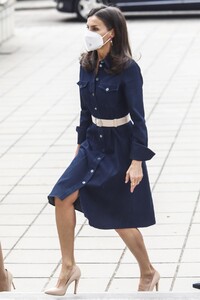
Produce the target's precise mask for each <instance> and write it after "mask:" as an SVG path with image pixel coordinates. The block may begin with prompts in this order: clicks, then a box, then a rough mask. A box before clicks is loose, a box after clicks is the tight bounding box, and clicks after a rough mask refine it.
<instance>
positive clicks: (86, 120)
mask: <svg viewBox="0 0 200 300" xmlns="http://www.w3.org/2000/svg"><path fill="white" fill-rule="evenodd" d="M78 85H79V87H80V89H81V88H82V87H84V86H83V83H81V82H80V81H79V82H78ZM80 105H81V111H80V125H79V126H77V127H76V131H77V133H78V141H77V143H78V144H81V143H83V142H84V141H85V139H86V131H87V128H88V127H89V126H90V124H91V123H92V119H91V114H90V112H89V110H88V108H87V106H86V104H85V103H84V100H83V97H82V96H81V92H80Z"/></svg>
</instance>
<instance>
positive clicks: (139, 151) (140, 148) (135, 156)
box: [130, 142, 155, 161]
mask: <svg viewBox="0 0 200 300" xmlns="http://www.w3.org/2000/svg"><path fill="white" fill-rule="evenodd" d="M154 155H155V153H154V152H153V151H152V150H151V149H149V148H148V147H146V146H144V145H141V144H138V143H136V142H133V143H132V145H131V153H130V158H131V159H132V160H140V161H146V160H150V159H151V158H152V157H153V156H154Z"/></svg>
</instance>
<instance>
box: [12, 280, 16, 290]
mask: <svg viewBox="0 0 200 300" xmlns="http://www.w3.org/2000/svg"><path fill="white" fill-rule="evenodd" d="M12 287H13V289H14V290H16V287H15V285H14V282H13V281H12Z"/></svg>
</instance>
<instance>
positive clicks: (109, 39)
mask: <svg viewBox="0 0 200 300" xmlns="http://www.w3.org/2000/svg"><path fill="white" fill-rule="evenodd" d="M108 33H109V31H108V32H106V33H105V34H104V35H103V36H102V38H104V37H105V36H106V35H107V34H108ZM112 38H113V36H112V35H110V37H109V38H108V39H107V41H105V43H104V44H103V45H106V44H107V43H108V42H110V43H111V45H113V42H112Z"/></svg>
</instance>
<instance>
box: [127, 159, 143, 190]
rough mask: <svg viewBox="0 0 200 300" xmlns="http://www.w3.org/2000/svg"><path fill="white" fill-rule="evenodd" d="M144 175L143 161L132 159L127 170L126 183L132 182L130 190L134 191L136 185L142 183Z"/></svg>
mask: <svg viewBox="0 0 200 300" xmlns="http://www.w3.org/2000/svg"><path fill="white" fill-rule="evenodd" d="M142 177H143V171H142V162H141V161H137V160H132V163H131V165H130V167H129V168H128V170H127V172H126V177H125V183H127V182H129V180H130V183H131V186H130V192H131V193H133V191H134V189H135V187H136V186H137V185H138V184H139V183H140V181H141V180H142Z"/></svg>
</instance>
